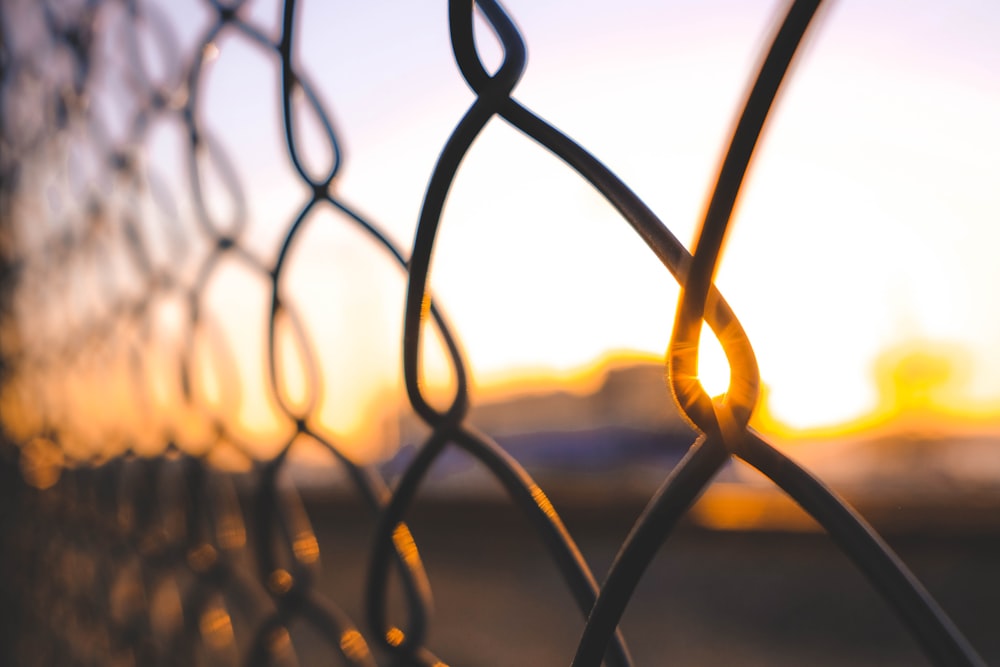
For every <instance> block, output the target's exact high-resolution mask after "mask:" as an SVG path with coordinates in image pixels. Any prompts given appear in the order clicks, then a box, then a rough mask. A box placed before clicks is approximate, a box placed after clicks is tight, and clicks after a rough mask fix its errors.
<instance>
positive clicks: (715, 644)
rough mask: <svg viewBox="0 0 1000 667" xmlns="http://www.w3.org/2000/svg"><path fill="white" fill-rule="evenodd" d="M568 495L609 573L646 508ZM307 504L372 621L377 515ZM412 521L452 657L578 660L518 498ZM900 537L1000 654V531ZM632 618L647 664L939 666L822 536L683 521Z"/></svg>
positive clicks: (575, 634)
mask: <svg viewBox="0 0 1000 667" xmlns="http://www.w3.org/2000/svg"><path fill="white" fill-rule="evenodd" d="M556 504H557V507H558V508H559V509H560V511H561V513H562V514H563V517H564V520H565V522H566V524H567V526H568V527H569V528H570V530H571V532H572V533H573V534H574V536H575V537H576V539H577V541H578V543H579V546H580V548H581V550H582V552H583V553H584V556H585V557H586V558H587V560H588V562H589V563H590V564H591V566H592V567H593V569H594V572H595V575H596V576H597V578H598V580H600V579H601V578H602V577H603V574H604V572H605V570H606V568H607V567H608V565H609V563H610V562H611V559H612V558H613V556H614V553H615V550H616V549H617V547H618V545H619V543H620V542H621V540H622V539H623V537H624V536H625V534H626V532H627V530H628V525H629V524H630V523H631V521H632V520H633V519H634V517H635V516H636V515H637V513H638V511H639V508H638V507H637V506H633V507H617V508H612V509H607V508H605V509H600V510H595V509H585V508H579V509H576V510H572V509H566V508H563V507H559V503H558V502H557V503H556ZM308 509H309V515H310V517H312V519H313V521H314V523H315V528H316V532H317V534H318V536H319V543H320V551H321V558H322V564H323V574H322V577H321V579H320V587H321V588H322V590H323V592H324V594H326V595H327V596H329V597H330V598H331V599H333V600H335V601H337V602H338V603H339V604H340V605H341V606H342V607H343V608H344V609H345V610H346V611H347V612H348V613H349V614H350V615H351V616H352V617H353V618H354V619H355V620H356V621H357V622H358V623H359V624H363V619H364V616H363V614H362V610H361V605H360V600H361V590H362V586H363V581H364V576H365V572H366V570H365V567H366V562H365V556H366V553H367V550H368V540H369V538H368V535H369V532H368V531H369V528H370V524H369V518H368V515H367V514H366V513H365V512H363V511H362V510H361V508H360V507H355V506H351V505H344V504H342V503H337V502H330V501H326V502H316V501H315V500H314V501H312V502H310V503H309V507H308ZM410 525H411V529H412V531H413V534H414V537H415V538H416V541H417V543H418V545H419V547H420V549H421V553H422V556H423V558H424V561H425V564H426V567H427V571H428V575H429V577H430V580H431V585H432V586H433V591H434V599H435V612H434V617H433V619H432V623H431V635H430V641H429V646H430V648H431V649H432V650H433V651H434V652H435V653H436V654H437V655H438V656H439V657H440V658H441V659H443V660H444V661H446V662H447V663H448V664H450V665H464V666H466V667H475V666H477V665H483V666H487V665H489V666H497V665H568V664H569V663H570V661H571V659H572V656H573V653H574V649H575V646H576V642H577V640H578V638H579V634H580V632H581V630H582V628H583V621H582V618H581V615H580V613H579V612H578V611H577V610H576V608H575V607H574V605H573V603H572V600H571V597H570V595H569V593H568V591H567V589H566V588H565V586H564V585H563V583H562V580H561V577H560V575H559V573H558V571H557V570H556V568H555V566H554V565H553V564H552V562H551V560H550V559H549V558H548V556H547V554H546V553H545V552H544V550H543V547H542V545H541V544H540V543H539V542H538V540H537V539H535V536H534V534H533V532H532V529H531V526H530V525H529V524H528V523H527V521H526V520H525V519H524V518H523V517H521V516H520V515H519V514H518V513H517V512H516V510H515V509H514V508H512V507H510V506H507V505H503V504H495V503H494V504H488V503H487V504H478V505H469V504H465V505H455V504H446V503H440V502H438V503H425V504H423V505H420V506H418V507H417V508H415V510H414V512H413V513H412V516H411V517H410ZM887 539H888V541H889V542H890V544H891V545H892V546H893V547H894V548H895V549H896V550H897V552H898V553H899V554H900V555H901V556H902V558H903V559H904V561H906V562H907V563H908V565H909V566H910V567H911V569H912V570H913V571H914V572H915V573H916V574H917V576H918V577H919V578H920V579H921V580H922V581H923V582H924V584H925V585H926V586H927V588H928V589H929V590H930V591H931V592H932V594H933V595H934V596H935V597H936V598H937V599H938V601H939V602H940V603H941V605H942V606H943V607H944V608H945V610H947V611H948V613H949V614H951V616H952V618H953V620H954V621H955V622H956V624H957V625H958V626H959V627H960V628H961V629H962V630H963V631H964V632H965V633H966V635H967V636H968V638H969V639H970V641H971V642H972V643H973V644H974V645H975V646H976V648H977V649H978V650H979V651H980V653H981V654H982V655H983V657H984V658H985V659H986V660H987V662H989V663H992V664H1000V535H996V534H989V533H987V534H979V535H970V534H965V535H949V536H928V535H916V534H909V535H906V536H902V535H897V536H892V535H889V537H888V538H887ZM400 620H402V619H400ZM623 627H624V631H625V636H626V638H627V640H628V642H629V646H630V648H631V650H632V653H633V657H634V658H635V660H636V664H637V665H666V664H673V665H872V666H874V665H880V666H883V665H900V666H902V665H921V664H929V663H928V661H927V660H926V658H924V657H923V655H922V653H921V652H920V650H919V648H918V646H917V644H916V643H915V641H914V640H913V639H912V638H911V636H910V635H909V634H908V632H907V631H906V629H905V628H904V627H903V625H902V624H901V622H900V621H899V620H897V619H896V617H895V616H894V615H893V614H892V612H891V611H890V609H889V608H888V606H887V605H886V604H885V603H884V602H883V601H882V599H881V598H880V597H879V596H878V595H877V594H876V593H875V592H874V590H873V589H872V588H871V587H870V586H869V585H868V583H867V582H866V581H865V580H864V578H863V577H862V575H861V574H860V573H859V572H858V571H857V570H855V569H854V567H853V566H852V565H851V563H850V562H849V561H848V560H847V558H846V556H844V555H843V554H842V553H840V552H839V551H838V550H837V549H836V547H835V546H834V545H833V544H832V542H831V541H830V540H829V538H827V537H826V536H825V535H823V534H776V533H770V534H768V533H723V532H709V531H705V530H702V529H699V528H696V527H694V526H690V525H688V526H685V527H682V528H681V529H680V530H679V531H678V532H677V533H676V534H675V535H674V536H672V537H671V538H670V540H669V541H668V542H667V543H666V545H665V546H664V548H663V550H662V551H661V553H660V555H659V556H658V557H657V559H656V560H655V562H654V563H653V565H652V567H651V569H650V570H649V571H648V572H647V573H646V575H645V578H644V579H643V581H642V582H641V584H640V587H639V590H638V591H637V593H636V595H635V597H634V598H633V600H632V603H631V605H630V607H629V609H628V611H627V613H626V616H625V618H624V622H623ZM300 648H303V649H305V648H306V646H301V647H300ZM303 654H304V655H303V656H302V657H303V658H306V659H305V660H303V663H304V664H314V663H313V661H312V660H311V659H309V656H308V649H306V650H305V651H303Z"/></svg>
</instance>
